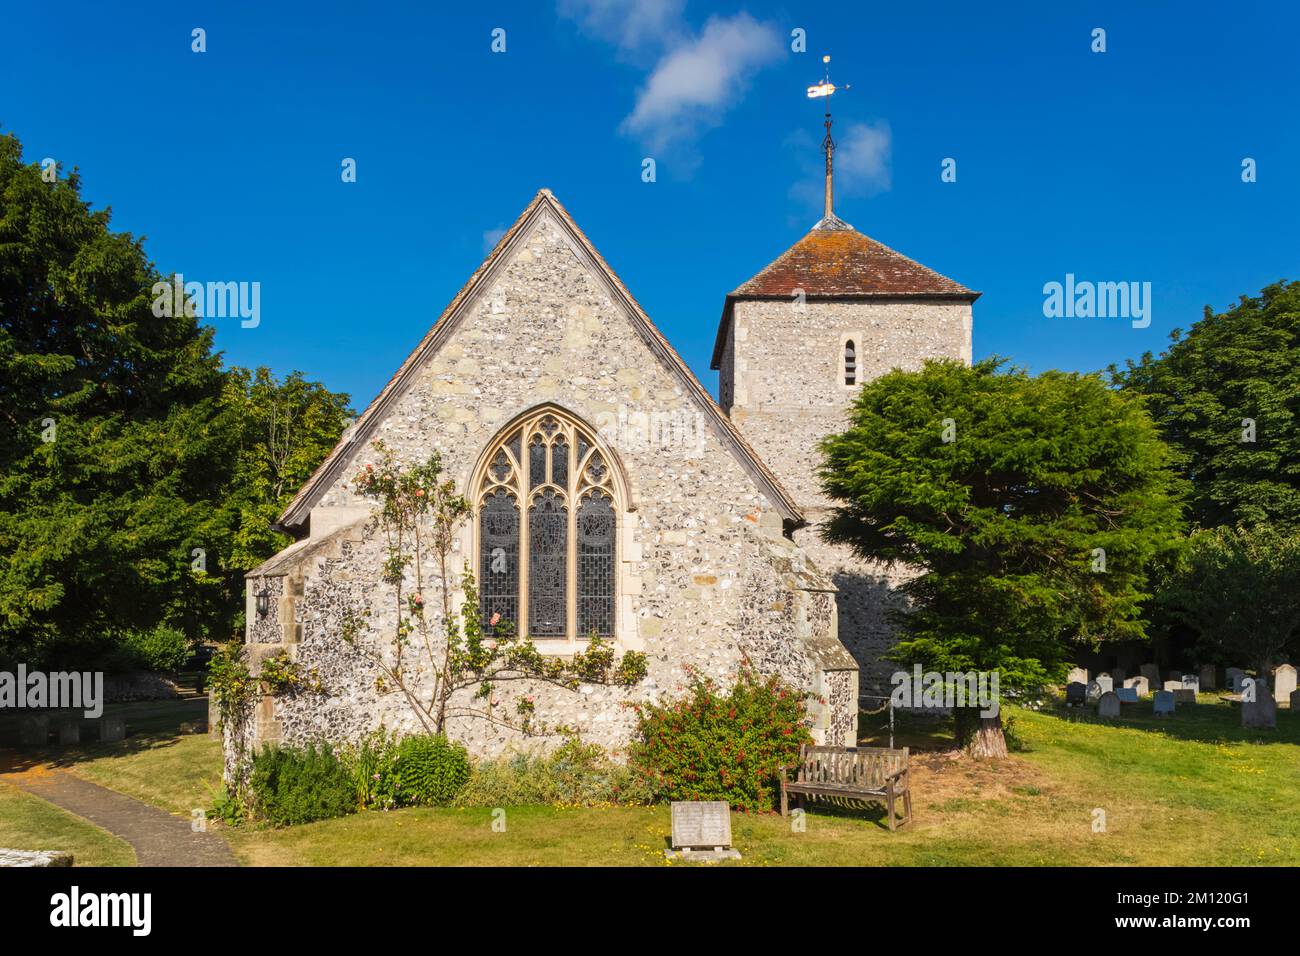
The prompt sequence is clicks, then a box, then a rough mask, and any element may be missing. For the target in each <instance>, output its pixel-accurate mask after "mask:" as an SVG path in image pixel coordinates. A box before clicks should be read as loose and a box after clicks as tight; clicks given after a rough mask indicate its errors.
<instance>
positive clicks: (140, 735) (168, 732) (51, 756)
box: [0, 697, 208, 773]
mask: <svg viewBox="0 0 1300 956" xmlns="http://www.w3.org/2000/svg"><path fill="white" fill-rule="evenodd" d="M40 714H41V716H48V717H49V718H50V726H51V727H55V726H57V725H58V724H59V723H60V722H63V721H67V720H74V719H75V720H76V721H77V722H78V723H79V724H80V725H81V733H82V736H83V737H86V736H90V735H93V734H95V733H96V720H95V719H89V718H85V717H83V716H82V714H81V711H78V710H43V711H41V712H40ZM23 716H31V715H30V714H26V715H22V714H11V715H6V717H5V718H4V720H3V722H0V739H3V740H4V741H5V744H4V748H3V750H0V770H3V771H5V772H10V773H12V772H18V771H23V770H30V769H31V768H33V767H37V766H50V767H55V768H64V767H71V766H73V765H75V764H78V763H82V762H84V761H87V760H93V759H95V758H97V757H108V756H125V755H129V754H135V753H141V752H143V751H146V750H153V749H155V748H158V747H168V746H171V745H173V744H175V743H176V742H177V741H178V740H180V739H181V738H183V737H187V736H193V735H194V734H195V733H203V732H205V731H206V729H207V720H208V701H207V698H206V697H191V698H188V699H172V700H141V701H130V702H126V703H115V704H106V705H104V716H105V717H121V718H123V719H124V721H125V722H126V734H127V735H126V738H125V739H124V740H118V741H113V742H111V743H99V742H95V741H86V742H82V743H79V744H70V745H67V746H58V745H55V744H49V745H47V746H45V747H19V746H18V745H17V739H18V732H17V724H18V721H19V720H21V719H22V717H23Z"/></svg>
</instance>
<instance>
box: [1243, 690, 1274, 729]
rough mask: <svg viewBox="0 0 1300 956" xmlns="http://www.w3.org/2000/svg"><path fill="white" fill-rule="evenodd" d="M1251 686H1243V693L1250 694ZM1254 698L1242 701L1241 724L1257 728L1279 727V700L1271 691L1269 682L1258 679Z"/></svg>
mask: <svg viewBox="0 0 1300 956" xmlns="http://www.w3.org/2000/svg"><path fill="white" fill-rule="evenodd" d="M1249 690H1250V688H1249V687H1245V688H1242V693H1243V694H1247V695H1248V696H1249V693H1248V692H1249ZM1254 692H1255V693H1254V697H1255V699H1254V700H1253V701H1252V700H1245V699H1243V700H1242V702H1241V726H1243V727H1252V728H1255V729H1257V730H1272V729H1274V728H1276V727H1277V701H1275V700H1274V699H1273V695H1272V694H1271V693H1270V692H1269V689H1268V683H1267V682H1266V681H1263V680H1259V679H1256V681H1255V686H1254Z"/></svg>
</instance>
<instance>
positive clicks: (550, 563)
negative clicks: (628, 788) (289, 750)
mask: <svg viewBox="0 0 1300 956" xmlns="http://www.w3.org/2000/svg"><path fill="white" fill-rule="evenodd" d="M827 158H828V163H827V166H828V169H827V200H826V209H825V216H824V217H823V218H822V220H821V221H819V222H818V223H817V224H816V226H814V227H813V229H812V230H811V231H810V232H809V233H808V234H807V235H806V236H804V237H803V238H802V239H800V240H799V241H798V242H797V243H795V244H794V245H793V246H792V247H791V248H790V249H789V250H787V251H786V252H785V253H783V254H782V255H780V256H779V257H778V258H777V259H776V260H775V261H773V262H772V263H771V264H770V265H768V266H767V267H766V268H764V269H762V270H761V271H759V272H758V274H757V275H755V276H754V277H753V278H752V279H750V280H749V281H748V282H745V283H744V284H742V285H740V286H739V287H737V288H736V289H734V290H733V291H732V292H730V293H729V294H727V295H726V297H725V300H724V302H723V305H722V315H721V321H720V323H719V327H718V333H717V343H716V346H715V349H714V353H713V368H714V369H717V370H718V371H719V373H720V396H719V398H718V400H717V401H715V400H714V399H713V398H712V397H711V396H710V395H709V393H708V392H707V390H706V389H705V388H704V386H703V385H701V383H700V382H699V381H698V380H697V379H696V377H695V376H694V375H693V374H692V372H691V371H690V369H689V368H688V367H687V365H686V364H685V362H683V361H682V359H681V357H680V356H679V355H678V354H677V352H676V351H674V349H673V347H672V345H671V344H670V343H669V342H668V341H667V340H666V339H665V338H664V336H663V335H662V334H661V333H660V331H659V330H658V329H657V328H656V327H655V325H654V323H653V322H652V321H651V319H650V317H649V316H647V315H646V313H645V312H644V311H643V310H642V309H641V307H640V306H639V305H638V304H637V302H636V300H635V299H634V298H633V297H632V294H631V293H630V292H629V291H628V289H627V288H626V287H624V285H623V283H622V282H621V281H620V280H619V278H618V277H617V276H616V275H615V274H614V272H613V270H612V269H611V268H610V267H609V266H608V265H607V264H606V262H605V260H604V259H603V258H601V255H600V253H599V252H597V250H596V248H595V247H594V246H593V245H592V243H591V242H590V241H589V240H588V239H587V237H586V235H584V234H583V232H582V230H581V229H580V228H579V227H578V225H577V224H576V223H575V222H574V220H573V219H572V218H571V217H570V216H569V214H568V212H567V211H566V210H565V208H564V207H563V206H562V205H561V204H560V202H559V201H558V200H557V199H556V198H555V197H554V196H553V195H552V194H551V193H550V192H549V191H548V190H545V189H543V190H542V191H540V192H539V193H538V194H537V195H536V196H535V197H534V198H533V200H532V202H531V203H529V204H528V206H527V208H525V209H524V211H523V212H522V213H521V214H520V216H519V218H518V219H517V220H516V221H515V223H514V224H513V225H512V226H511V227H510V229H509V230H508V231H507V232H506V233H505V235H504V236H502V238H501V240H500V241H499V242H498V243H497V245H496V247H495V248H494V249H493V250H492V252H491V253H490V254H489V255H488V257H487V259H486V260H485V261H484V262H483V264H482V265H481V266H479V268H478V270H477V271H476V272H475V273H474V274H473V275H472V276H471V277H470V278H469V281H468V282H467V283H466V284H465V286H464V287H463V288H462V289H461V290H460V291H459V292H458V293H457V294H456V296H455V297H454V298H453V299H452V300H451V303H450V304H449V305H448V306H447V308H446V310H445V311H444V312H443V313H442V314H441V315H440V316H439V318H438V320H437V321H436V322H435V323H434V325H433V327H432V328H431V329H430V330H429V331H428V333H427V334H426V335H425V336H424V338H423V340H422V341H421V342H420V343H419V344H418V345H417V346H416V347H415V349H414V350H413V351H412V352H411V353H410V355H409V357H408V358H407V359H406V361H405V362H404V363H403V364H402V366H401V367H400V368H399V369H397V371H396V373H395V374H394V375H393V377H392V379H391V380H390V381H389V382H388V384H387V385H386V386H385V388H384V389H383V391H382V392H380V394H379V396H378V397H377V398H375V400H374V401H373V402H372V403H371V404H370V406H369V407H368V408H366V410H365V411H364V413H363V414H362V415H361V416H360V417H359V418H358V419H357V420H356V421H355V422H354V423H353V424H352V425H351V426H350V427H349V428H348V430H347V431H346V433H345V434H344V435H343V437H342V439H341V440H340V442H339V443H338V446H337V447H336V448H335V449H334V450H333V452H331V454H330V455H329V456H328V458H326V460H325V461H324V462H323V463H322V464H321V466H320V468H319V469H318V470H317V471H316V473H315V474H314V475H313V476H312V477H311V479H310V480H309V481H308V482H307V484H306V485H304V486H303V488H302V489H301V490H300V491H299V492H298V494H297V496H296V497H295V498H294V499H293V501H292V502H291V503H290V504H289V506H288V507H287V509H286V510H285V511H284V513H283V515H282V516H281V517H280V519H279V525H280V527H282V528H283V529H285V530H286V531H288V532H290V533H291V534H293V535H294V536H295V537H296V538H297V539H298V540H297V541H296V542H295V543H294V544H292V545H290V546H289V547H288V548H286V549H285V550H284V551H282V552H281V553H280V554H278V555H276V556H275V557H273V558H271V559H270V560H269V561H267V562H265V563H264V564H263V565H261V566H260V567H258V568H257V569H255V570H254V571H252V572H250V573H249V575H248V587H247V621H248V626H247V635H246V642H247V646H246V650H247V653H248V658H249V661H250V664H251V666H252V668H253V670H254V672H257V671H258V669H259V668H260V666H261V662H262V661H263V660H264V659H266V658H267V657H268V656H272V655H277V654H287V655H288V657H289V658H291V659H292V660H294V661H296V662H297V663H298V666H299V668H300V669H302V670H304V671H310V672H312V673H313V674H314V675H315V679H316V680H317V681H318V682H319V683H318V685H317V686H315V687H314V689H311V690H303V691H298V692H294V693H289V694H279V695H268V696H266V697H263V698H261V699H260V701H259V702H258V704H257V706H256V707H255V709H254V711H253V712H252V714H251V715H250V717H249V719H248V721H247V724H246V725H245V726H244V727H242V728H239V729H237V730H235V731H233V734H237V735H241V739H242V743H243V744H244V745H245V747H247V745H250V744H251V745H252V746H254V747H256V746H259V745H260V744H262V743H266V742H272V741H280V742H284V743H292V744H305V743H307V742H308V741H311V740H318V739H326V740H329V741H332V742H343V741H350V740H356V739H357V738H358V737H360V736H361V735H363V734H365V733H367V732H370V731H373V730H375V729H377V728H379V727H380V726H381V725H382V726H383V727H385V728H387V729H389V730H396V731H398V732H415V731H418V730H420V729H421V728H420V724H419V722H418V720H417V719H416V716H415V714H414V713H413V711H412V708H411V706H410V705H409V703H408V702H407V701H406V700H404V699H403V696H402V694H400V693H397V692H395V691H394V689H393V688H392V687H386V686H384V682H383V681H382V680H377V679H376V678H377V677H379V674H378V672H377V669H376V667H375V665H374V663H373V661H372V659H371V658H370V657H369V656H368V655H367V654H366V653H365V650H364V649H365V648H366V647H370V648H380V647H383V646H386V645H387V644H388V643H390V642H391V639H392V634H393V633H394V630H395V628H396V627H397V617H396V610H395V606H394V602H393V601H392V600H390V599H389V598H388V596H387V591H388V589H387V588H386V587H385V586H384V585H383V584H382V568H383V563H384V560H385V557H386V554H387V551H386V545H385V542H384V539H383V535H382V534H381V533H380V531H379V527H378V522H377V520H376V518H375V517H374V514H373V509H374V506H375V503H374V502H373V501H372V500H369V499H365V498H362V497H361V496H359V495H358V494H357V493H356V491H355V488H354V487H353V486H352V485H353V479H354V478H355V476H356V475H357V474H358V472H360V471H363V470H364V469H365V468H366V466H367V465H371V466H373V465H376V464H377V463H378V460H379V459H378V455H379V452H378V450H377V449H376V445H375V442H376V440H381V441H382V443H383V445H384V446H385V447H386V448H387V449H389V450H390V451H391V452H392V453H393V454H394V455H395V456H396V457H397V458H398V460H400V461H401V462H404V463H410V464H415V463H422V462H424V461H425V460H427V459H428V458H429V456H430V455H431V454H432V453H434V452H437V453H438V454H439V455H440V456H441V460H442V463H443V467H444V477H446V478H449V479H451V480H453V481H454V482H455V486H456V488H457V491H458V493H459V494H461V495H463V496H465V498H466V499H468V501H469V503H470V505H471V509H472V514H471V516H470V518H469V520H467V521H465V522H464V523H463V524H462V525H461V526H460V527H459V528H458V529H457V531H456V538H455V541H454V544H453V547H454V555H453V557H454V558H455V560H454V562H453V565H454V567H455V569H456V572H457V573H455V574H452V575H451V577H452V584H453V588H458V587H459V570H460V569H461V568H462V567H464V566H466V565H467V566H468V567H470V568H472V569H473V570H474V574H475V577H476V579H477V584H478V587H479V589H480V592H481V605H482V612H483V615H484V617H485V618H487V617H488V616H489V615H491V616H492V617H493V618H494V619H506V620H508V621H510V622H511V623H512V625H513V626H514V627H515V628H516V629H517V630H518V631H519V632H520V633H521V634H522V635H524V636H526V637H527V638H529V639H530V640H531V641H532V642H533V644H534V645H535V646H536V647H537V648H538V650H539V651H540V652H541V653H542V654H543V655H560V656H571V655H573V654H574V653H576V652H578V651H580V650H581V649H582V648H584V647H585V646H586V645H587V642H588V640H589V639H590V637H591V635H593V634H594V635H597V636H599V637H600V638H602V639H603V640H605V641H608V642H610V643H612V645H613V647H614V649H615V651H616V653H619V654H622V653H625V652H627V651H637V652H639V653H643V654H645V655H646V660H647V674H646V676H645V678H644V679H643V680H641V681H639V682H638V683H636V684H634V685H632V686H627V687H622V686H610V685H605V684H591V685H583V686H581V687H579V688H578V689H576V690H572V689H566V688H560V687H555V686H553V685H550V684H547V683H545V682H542V681H537V682H535V683H528V684H527V685H526V686H524V687H522V688H514V689H512V691H511V693H512V694H513V693H515V692H516V690H518V692H522V693H526V694H527V695H528V696H529V697H530V698H531V699H532V700H531V706H532V707H533V708H534V713H535V716H536V718H537V720H538V722H539V723H540V724H544V725H547V726H549V727H556V726H561V725H564V726H569V727H574V728H577V729H579V730H580V731H581V733H582V734H583V737H584V738H585V739H587V740H590V741H593V742H596V743H599V744H602V745H604V746H606V747H607V748H609V749H611V750H613V751H618V750H619V749H620V748H621V747H622V746H624V745H625V744H626V743H627V741H628V739H629V737H630V733H631V731H632V728H633V727H634V725H635V715H634V713H633V711H632V710H631V709H630V708H629V707H627V706H626V704H628V703H634V702H638V701H652V700H655V701H658V700H665V699H671V698H675V697H677V696H679V695H680V694H681V693H682V692H683V689H684V688H685V686H686V684H687V683H688V680H689V677H690V674H691V673H692V672H698V673H702V674H704V675H707V676H710V677H712V678H714V679H716V680H717V681H718V682H719V683H720V684H722V685H723V686H727V685H729V684H730V683H731V681H732V680H733V679H734V677H735V674H736V672H737V669H738V667H739V666H740V665H741V663H742V661H743V660H745V659H748V660H749V661H750V662H752V664H753V665H754V666H755V667H756V668H757V669H758V670H759V671H760V672H761V673H764V674H772V673H775V674H779V675H781V676H782V677H783V678H784V679H785V680H786V681H788V682H789V683H791V684H792V685H794V686H796V687H798V688H802V689H805V690H806V691H807V692H808V693H809V694H810V695H811V696H810V699H811V700H812V703H811V705H810V707H811V713H810V720H811V723H812V727H813V734H814V737H815V739H816V740H817V741H819V742H823V743H828V744H837V745H846V746H852V745H854V744H855V742H856V731H857V715H858V706H859V695H860V694H868V693H880V692H882V691H883V692H885V693H887V686H888V674H889V673H890V672H891V671H892V670H893V669H894V667H893V665H891V664H889V663H887V662H882V660H881V656H882V654H883V653H884V652H885V651H886V650H887V649H888V644H889V629H888V625H887V622H886V617H885V615H886V611H887V610H888V608H889V607H890V606H891V601H892V600H893V599H892V597H891V591H890V585H891V578H890V576H889V574H888V573H886V572H885V570H884V569H881V568H877V567H874V566H872V565H869V564H866V563H864V562H861V561H859V560H857V559H855V558H854V557H853V556H852V555H851V554H850V553H848V552H847V551H846V550H845V549H843V548H841V547H838V546H832V545H830V544H827V543H826V542H824V541H822V540H821V538H820V537H819V534H818V529H819V526H820V525H821V524H822V523H823V522H824V521H825V519H826V517H827V513H828V509H829V507H830V502H829V501H828V500H827V499H826V498H825V496H824V495H823V494H822V492H821V490H820V486H819V482H818V480H817V476H816V472H817V469H818V467H819V462H818V451H817V445H818V442H819V440H820V439H821V438H822V437H823V436H824V435H826V434H828V433H831V432H833V431H837V430H840V429H842V427H843V426H844V423H845V410H846V408H847V407H848V405H849V404H850V403H851V402H852V400H853V398H854V395H855V394H856V391H857V389H858V388H859V387H860V386H861V384H862V383H863V382H865V381H868V380H869V379H871V378H872V377H873V376H876V375H879V374H881V373H883V372H886V371H888V370H890V369H891V368H895V367H901V368H917V367H919V366H920V364H921V362H922V361H923V360H924V359H926V358H931V357H935V358H951V359H961V360H964V361H967V362H969V361H970V358H971V307H972V303H973V302H974V300H975V298H976V297H977V295H978V293H975V292H972V291H970V290H968V289H966V288H964V287H962V286H961V285H959V284H957V283H956V282H953V281H952V280H950V279H947V278H945V277H943V276H941V275H939V274H937V273H935V272H932V271H931V270H929V269H927V268H925V267H924V266H921V265H919V264H918V263H916V262H913V261H912V260H910V259H908V258H906V257H904V256H902V255H900V254H899V253H897V252H894V251H893V250H891V249H889V248H887V247H886V246H884V245H882V244H880V243H879V242H876V241H875V240H873V239H870V238H868V237H866V236H864V235H862V234H861V233H859V232H857V231H855V230H854V229H853V228H852V227H851V226H849V225H848V224H847V223H845V222H843V221H842V220H840V219H839V218H837V217H836V216H835V215H834V213H833V211H832V208H831V198H830V169H829V166H830V163H829V152H828V157H827ZM426 564H427V566H426V567H425V568H424V578H425V588H426V591H431V590H432V588H433V586H432V585H430V584H429V582H430V581H437V580H439V579H438V577H437V568H436V565H435V564H433V563H430V562H429V561H428V559H427V557H426ZM457 593H459V592H457ZM357 622H361V623H360V624H358V623H357ZM345 630H346V631H347V633H346V634H345ZM465 693H466V694H467V695H468V694H469V693H470V692H469V691H466V692H465ZM448 733H449V735H450V736H451V737H452V738H453V739H454V740H457V741H459V742H462V743H464V744H465V745H466V746H468V747H469V749H470V750H471V752H473V753H476V754H478V755H482V756H492V755H496V754H499V753H502V752H504V751H507V750H509V749H511V748H515V747H527V746H532V745H535V744H536V743H537V742H538V741H537V740H536V739H531V740H530V738H529V737H528V736H527V735H526V734H524V733H522V732H520V731H519V730H518V729H517V728H511V727H509V726H505V725H504V724H502V723H499V722H494V721H486V720H482V719H478V718H473V717H466V718H454V719H452V720H451V721H450V722H449V724H448ZM231 741H232V732H228V733H227V751H228V754H227V755H228V757H229V756H230V751H231ZM552 742H553V741H552ZM541 743H543V744H545V743H547V741H545V740H542V741H541ZM245 752H246V751H245Z"/></svg>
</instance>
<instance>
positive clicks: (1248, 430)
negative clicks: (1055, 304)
mask: <svg viewBox="0 0 1300 956" xmlns="http://www.w3.org/2000/svg"><path fill="white" fill-rule="evenodd" d="M1171 339H1172V345H1171V346H1170V347H1169V349H1168V350H1167V351H1166V352H1164V353H1163V354H1162V355H1161V356H1160V357H1159V358H1155V357H1153V356H1152V355H1151V353H1149V352H1148V353H1146V354H1145V355H1143V356H1142V358H1141V360H1140V361H1138V362H1136V363H1134V362H1129V363H1128V364H1127V368H1126V369H1124V370H1123V371H1120V370H1118V369H1116V368H1114V367H1112V368H1111V370H1110V371H1111V374H1112V376H1113V378H1114V380H1115V381H1116V382H1117V383H1118V384H1119V385H1120V386H1121V387H1122V388H1123V389H1124V390H1125V391H1127V392H1134V393H1139V394H1141V395H1144V396H1145V397H1146V401H1147V408H1148V409H1149V411H1150V413H1151V415H1152V417H1153V418H1154V419H1155V421H1156V424H1157V425H1158V426H1159V428H1160V431H1161V434H1162V435H1163V436H1164V438H1165V440H1166V441H1167V442H1169V444H1170V445H1171V446H1173V448H1174V451H1175V453H1176V456H1177V460H1178V464H1179V467H1180V469H1181V470H1182V471H1183V472H1184V473H1185V474H1186V476H1187V478H1188V479H1189V480H1190V488H1191V490H1190V495H1189V499H1188V501H1189V505H1190V508H1191V516H1192V518H1193V520H1194V521H1195V522H1196V524H1198V525H1200V526H1201V527H1205V528H1211V527H1215V526H1219V525H1227V526H1236V525H1251V524H1258V523H1262V522H1267V523H1270V524H1272V525H1274V526H1285V527H1289V528H1294V529H1300V282H1279V283H1277V284H1275V285H1270V286H1268V287H1267V288H1265V289H1264V290H1263V291H1261V292H1260V294H1259V295H1258V296H1254V297H1251V296H1242V297H1241V300H1240V301H1239V302H1238V303H1237V304H1236V305H1235V306H1233V307H1232V308H1231V309H1228V310H1227V311H1226V312H1221V313H1217V314H1216V313H1214V312H1213V311H1211V309H1210V308H1209V306H1206V308H1205V315H1204V317H1203V318H1202V319H1201V320H1200V321H1199V322H1197V323H1196V324H1195V325H1193V326H1192V328H1191V330H1190V331H1189V332H1187V334H1186V335H1184V334H1183V333H1182V332H1181V331H1180V330H1178V329H1175V330H1174V332H1173V333H1172V335H1171Z"/></svg>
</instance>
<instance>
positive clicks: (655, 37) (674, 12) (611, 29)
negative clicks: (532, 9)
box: [559, 0, 686, 51]
mask: <svg viewBox="0 0 1300 956" xmlns="http://www.w3.org/2000/svg"><path fill="white" fill-rule="evenodd" d="M685 6H686V0H560V4H559V9H560V16H562V17H567V18H568V19H570V20H573V21H575V22H577V24H578V26H579V27H580V28H581V29H582V31H583V32H584V33H586V34H588V35H590V36H593V37H596V38H597V39H599V40H603V41H605V42H606V43H612V44H613V45H614V46H616V47H618V48H619V49H621V50H626V51H636V50H642V49H645V48H647V47H654V46H659V45H660V44H664V43H668V42H671V41H672V40H673V39H674V38H676V37H677V36H679V35H680V34H681V33H682V10H683V8H684V7H685Z"/></svg>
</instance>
